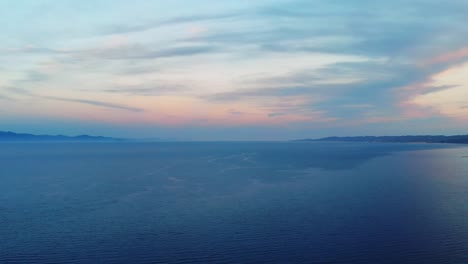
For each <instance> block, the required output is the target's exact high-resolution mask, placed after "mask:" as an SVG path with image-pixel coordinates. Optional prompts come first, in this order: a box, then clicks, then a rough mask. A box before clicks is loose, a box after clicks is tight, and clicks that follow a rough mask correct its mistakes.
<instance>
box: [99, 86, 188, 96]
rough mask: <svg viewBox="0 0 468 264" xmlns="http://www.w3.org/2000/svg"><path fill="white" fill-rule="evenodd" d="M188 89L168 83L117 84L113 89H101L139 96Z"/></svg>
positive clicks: (157, 94)
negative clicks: (157, 84)
mask: <svg viewBox="0 0 468 264" xmlns="http://www.w3.org/2000/svg"><path fill="white" fill-rule="evenodd" d="M187 90H188V89H187V88H186V87H185V86H182V85H167V84H163V85H160V86H156V85H154V86H153V85H148V84H142V85H129V86H117V87H115V88H111V89H104V90H101V91H103V92H106V93H117V94H126V95H137V96H160V95H167V94H171V93H177V92H181V91H187Z"/></svg>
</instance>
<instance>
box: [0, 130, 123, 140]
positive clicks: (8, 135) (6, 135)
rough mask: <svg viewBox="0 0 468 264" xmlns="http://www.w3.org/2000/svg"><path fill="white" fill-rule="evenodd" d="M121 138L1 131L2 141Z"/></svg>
mask: <svg viewBox="0 0 468 264" xmlns="http://www.w3.org/2000/svg"><path fill="white" fill-rule="evenodd" d="M124 140H125V139H121V138H112V137H102V136H90V135H79V136H64V135H33V134H26V133H14V132H10V131H7V132H3V131H0V142H49V141H54V142H117V141H124Z"/></svg>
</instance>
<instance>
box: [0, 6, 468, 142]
mask: <svg viewBox="0 0 468 264" xmlns="http://www.w3.org/2000/svg"><path fill="white" fill-rule="evenodd" d="M467 21H468V1H465V0H453V1H448V2H446V1H438V0H425V1H417V0H410V1H407V0H396V1H370V0H357V1H341V0H340V1H338V0H327V1H325V0H323V1H313V0H310V1H301V0H298V1H296V0H290V1H280V0H260V1H214V0H213V1H208V0H197V1H186V0H185V1H179V0H173V1H162V0H161V1H143V0H139V1H138V0H137V1H104V0H97V1H91V0H89V1H71V0H68V1H52V0H50V1H32V0H31V1H0V23H1V25H2V34H1V35H0V113H1V115H0V131H6V130H11V131H16V132H28V133H36V134H69V135H76V134H95V135H104V136H114V137H132V138H153V137H158V138H177V139H193V140H277V139H279V140H282V139H296V138H306V137H322V136H328V135H338V136H344V135H390V134H393V135H401V134H468V130H467V125H466V124H468V27H467V26H466V22H467Z"/></svg>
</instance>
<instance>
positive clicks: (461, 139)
mask: <svg viewBox="0 0 468 264" xmlns="http://www.w3.org/2000/svg"><path fill="white" fill-rule="evenodd" d="M296 141H328V142H330V141H337V142H394V143H453V144H468V135H455V136H442V135H437V136H431V135H421V136H358V137H325V138H319V139H308V138H306V139H299V140H296Z"/></svg>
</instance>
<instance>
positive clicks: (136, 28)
mask: <svg viewBox="0 0 468 264" xmlns="http://www.w3.org/2000/svg"><path fill="white" fill-rule="evenodd" d="M238 16H239V13H225V14H205V15H188V16H179V17H174V18H170V19H166V20H161V21H155V22H148V23H144V24H138V25H125V24H121V25H112V26H109V27H107V28H105V29H103V30H101V31H99V32H97V33H98V34H100V35H107V34H126V33H137V32H142V31H147V30H152V29H156V28H160V27H164V26H172V25H178V24H185V23H192V22H207V21H213V20H224V19H229V18H234V17H238Z"/></svg>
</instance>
